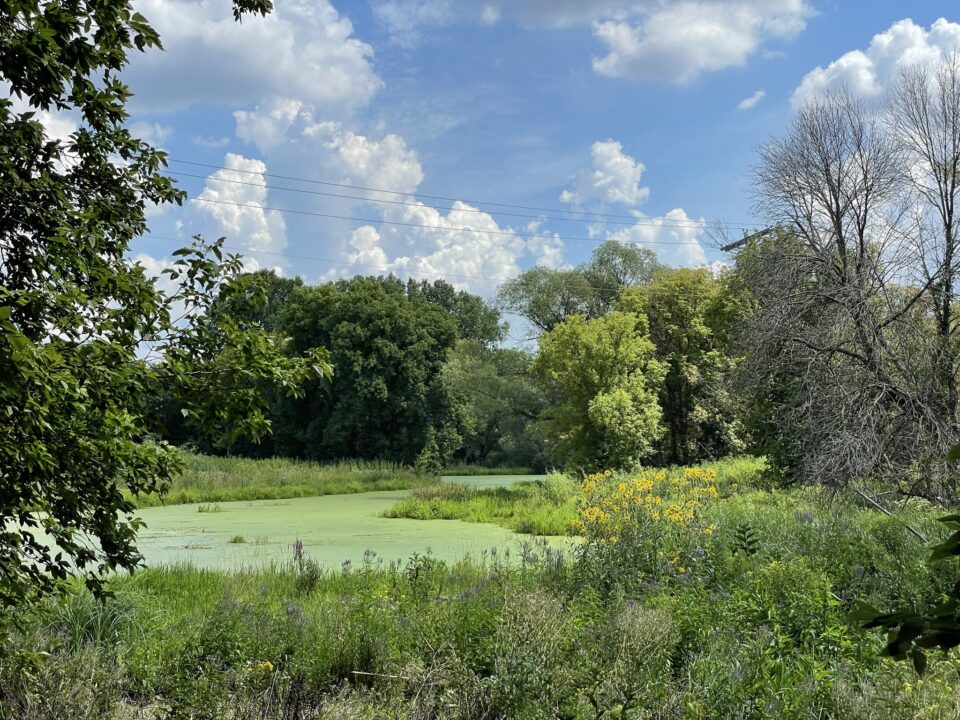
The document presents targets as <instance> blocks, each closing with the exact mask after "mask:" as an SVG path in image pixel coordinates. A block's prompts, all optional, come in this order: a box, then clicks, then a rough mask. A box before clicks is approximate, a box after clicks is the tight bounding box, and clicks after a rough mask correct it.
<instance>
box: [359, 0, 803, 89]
mask: <svg viewBox="0 0 960 720" xmlns="http://www.w3.org/2000/svg"><path fill="white" fill-rule="evenodd" d="M374 8H375V13H376V14H377V16H378V17H379V18H380V19H381V21H383V22H384V23H385V24H386V26H387V27H388V29H389V30H390V32H391V36H392V37H394V39H395V40H394V41H395V42H399V43H401V44H411V43H415V42H417V41H418V40H419V39H420V37H421V35H422V31H423V28H425V27H427V26H431V25H433V26H437V25H444V24H449V23H454V22H480V23H486V24H492V23H493V22H497V21H500V20H501V19H503V18H506V17H513V18H515V19H516V20H518V21H519V22H520V23H522V24H524V25H527V26H537V27H553V28H560V27H571V26H577V25H583V26H592V27H593V32H594V35H595V36H596V37H597V38H598V39H599V40H600V41H601V42H602V43H603V44H604V45H605V46H606V54H605V55H604V56H602V57H599V58H595V59H594V61H593V67H594V70H595V71H596V72H597V73H599V74H601V75H607V76H610V77H620V78H629V79H651V80H662V81H666V82H674V83H687V82H691V81H692V80H694V79H696V78H697V77H699V76H700V75H701V74H703V73H705V72H712V71H716V70H722V69H724V68H728V67H739V66H742V65H744V64H745V63H746V62H747V60H748V59H749V58H750V57H751V56H752V55H753V54H754V53H756V52H758V51H761V52H776V50H770V49H769V48H767V47H765V45H766V44H767V43H768V42H769V41H771V40H784V39H789V38H792V37H794V36H795V35H797V34H798V33H800V32H801V31H802V30H803V29H804V28H805V27H806V22H807V19H808V18H809V17H810V16H811V15H812V14H813V9H812V7H811V6H810V3H809V2H808V0H674V1H673V2H665V1H664V0H591V1H589V2H588V1H587V0H512V1H511V2H509V3H508V2H502V1H501V2H488V3H485V4H478V3H476V2H470V1H469V0H378V1H377V2H376V3H375V5H374Z"/></svg>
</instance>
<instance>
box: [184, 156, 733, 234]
mask: <svg viewBox="0 0 960 720" xmlns="http://www.w3.org/2000/svg"><path fill="white" fill-rule="evenodd" d="M170 172H172V173H175V174H173V175H167V176H166V177H169V178H170V179H171V180H179V179H180V178H182V177H189V178H198V179H201V180H212V181H213V182H218V183H220V182H222V183H229V184H232V185H246V186H249V187H258V188H264V189H266V190H277V191H281V192H292V193H299V194H302V195H316V196H320V197H328V198H342V199H345V200H361V201H363V202H370V203H376V204H379V205H401V206H407V207H432V206H425V205H423V203H419V202H414V201H410V200H383V199H380V198H368V197H363V196H360V195H342V194H339V193H330V192H322V191H320V190H305V189H303V188H292V187H283V186H279V185H267V184H264V183H258V182H250V181H247V180H232V179H229V178H222V177H218V178H211V177H210V176H208V175H199V174H197V173H187V172H182V171H179V170H172V171H170ZM242 172H247V171H242ZM258 174H259V173H258ZM384 192H386V191H384ZM394 194H397V195H402V194H404V193H394ZM433 209H435V210H445V211H451V210H454V211H456V212H463V213H475V214H480V215H491V214H493V215H501V216H504V217H516V218H524V219H527V220H554V221H557V222H579V223H590V224H593V225H616V226H619V227H633V226H634V225H642V226H649V227H703V225H704V222H703V221H699V220H678V219H675V218H650V217H634V218H633V220H632V221H631V222H627V221H623V220H596V219H593V218H564V217H555V216H551V215H530V214H524V213H515V212H504V211H501V210H495V211H493V212H491V211H488V210H480V209H477V208H454V207H434V208H433ZM559 212H575V211H565V210H560V211H559ZM723 227H724V228H727V229H730V230H744V231H746V230H750V229H751V228H749V227H747V226H739V225H727V224H723Z"/></svg>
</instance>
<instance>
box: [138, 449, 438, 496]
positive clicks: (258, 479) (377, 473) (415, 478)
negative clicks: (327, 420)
mask: <svg viewBox="0 0 960 720" xmlns="http://www.w3.org/2000/svg"><path fill="white" fill-rule="evenodd" d="M183 458H184V461H185V465H186V467H185V470H184V472H183V473H182V474H181V475H179V476H178V477H176V478H175V479H174V480H173V482H172V483H171V485H170V486H169V487H168V488H167V489H166V491H165V492H164V493H163V494H162V495H158V494H156V493H151V494H148V495H139V496H137V497H136V498H134V502H135V504H136V505H137V506H138V507H153V506H156V505H184V504H188V503H212V502H229V501H231V500H244V501H249V500H281V499H286V498H297V497H313V496H317V495H343V494H349V493H360V492H369V491H379V490H406V489H408V488H414V487H420V486H427V485H430V484H432V483H436V482H437V480H436V479H435V478H431V477H429V476H428V475H425V474H422V473H419V472H417V471H415V470H413V469H411V468H406V467H403V466H401V465H398V464H396V463H391V462H382V461H361V460H348V461H341V462H337V463H330V464H319V463H313V462H306V461H299V460H289V459H285V458H273V459H269V460H252V459H248V458H239V457H231V458H226V457H215V456H212V455H197V454H194V453H189V452H184V453H183Z"/></svg>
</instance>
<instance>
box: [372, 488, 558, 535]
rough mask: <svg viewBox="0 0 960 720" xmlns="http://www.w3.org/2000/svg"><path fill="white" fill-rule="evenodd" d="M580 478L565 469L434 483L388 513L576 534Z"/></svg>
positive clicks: (415, 491)
mask: <svg viewBox="0 0 960 720" xmlns="http://www.w3.org/2000/svg"><path fill="white" fill-rule="evenodd" d="M575 491H576V484H575V483H574V481H573V480H571V479H569V478H567V477H566V476H565V475H561V474H559V473H555V474H551V475H548V476H547V479H546V480H535V481H531V482H520V483H516V484H514V485H511V486H509V487H496V488H471V487H467V486H464V485H455V484H450V485H434V486H431V487H419V488H416V489H414V490H413V491H412V492H411V494H410V497H408V498H404V499H403V500H400V501H399V502H398V503H396V504H395V505H394V506H393V507H391V508H390V509H388V510H387V511H386V512H385V513H384V517H392V518H412V519H415V520H464V521H466V522H477V523H494V524H497V525H502V526H503V527H506V528H510V529H511V530H515V531H517V532H523V533H530V534H533V535H569V534H573V532H574V530H573V528H572V523H573V521H574V519H575V518H576V504H575V502H574V497H575Z"/></svg>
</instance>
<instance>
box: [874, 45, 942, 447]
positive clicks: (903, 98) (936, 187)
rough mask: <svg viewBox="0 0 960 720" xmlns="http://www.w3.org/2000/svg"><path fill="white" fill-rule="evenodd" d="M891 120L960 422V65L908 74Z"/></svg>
mask: <svg viewBox="0 0 960 720" xmlns="http://www.w3.org/2000/svg"><path fill="white" fill-rule="evenodd" d="M886 117H887V120H888V123H889V126H890V129H891V132H892V135H893V137H894V140H895V142H897V143H898V145H899V147H900V148H901V151H902V153H903V158H904V166H903V173H902V174H903V181H904V184H905V185H907V186H909V187H910V188H911V189H912V191H913V193H914V194H915V207H916V218H917V222H916V250H917V254H918V260H919V267H920V268H921V269H922V271H923V275H924V280H925V284H926V285H927V286H928V287H929V291H930V301H931V307H932V313H933V318H934V322H935V326H936V348H935V352H936V358H935V361H936V362H935V364H936V368H937V372H938V376H939V379H940V382H941V383H942V384H943V387H944V388H945V390H946V394H945V400H946V407H945V408H944V411H945V414H946V415H947V416H948V417H949V418H950V421H951V423H952V426H953V428H954V430H956V421H957V405H958V393H957V370H958V367H957V362H958V347H957V339H956V333H957V322H956V320H957V317H956V315H957V313H956V311H955V308H954V305H955V303H956V301H957V288H956V278H957V263H958V261H960V252H958V247H957V242H958V240H957V213H956V205H957V194H958V192H960V176H958V172H960V165H958V163H960V59H958V58H957V56H956V55H953V56H950V57H949V58H947V60H946V61H945V62H942V63H940V64H938V65H937V66H935V67H932V68H931V67H929V66H923V65H921V66H916V67H913V68H909V69H907V70H905V71H904V72H903V73H901V75H900V77H899V79H898V82H897V83H896V85H895V87H894V90H893V92H892V93H891V97H890V107H889V112H888V113H887V116H886Z"/></svg>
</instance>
